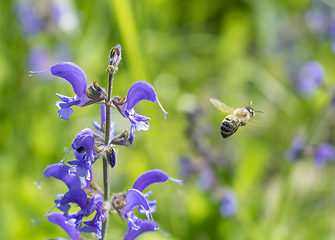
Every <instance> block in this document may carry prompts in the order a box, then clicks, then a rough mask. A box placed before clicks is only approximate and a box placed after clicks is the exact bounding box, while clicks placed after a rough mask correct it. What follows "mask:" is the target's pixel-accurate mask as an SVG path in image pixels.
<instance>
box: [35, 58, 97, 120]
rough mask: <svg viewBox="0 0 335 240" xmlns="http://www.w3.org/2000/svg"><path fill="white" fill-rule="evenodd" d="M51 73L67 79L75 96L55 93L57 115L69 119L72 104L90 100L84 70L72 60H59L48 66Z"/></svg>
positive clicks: (84, 102)
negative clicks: (56, 97) (58, 99)
mask: <svg viewBox="0 0 335 240" xmlns="http://www.w3.org/2000/svg"><path fill="white" fill-rule="evenodd" d="M44 71H46V70H42V71H31V74H30V76H31V75H34V74H36V73H41V72H44ZM50 71H51V74H52V75H54V76H57V77H61V78H64V79H65V80H66V81H68V82H69V83H70V84H71V85H72V88H73V91H74V93H75V94H76V96H74V97H68V96H64V95H61V94H59V93H56V95H57V96H58V97H59V98H60V99H61V101H57V102H56V106H57V107H58V108H59V110H58V116H59V117H60V118H62V119H64V120H69V119H70V115H71V114H72V113H73V110H72V108H71V107H72V106H80V107H81V106H83V105H84V104H86V103H88V102H89V101H91V99H89V98H88V96H87V93H86V89H87V78H86V74H85V72H84V71H83V70H82V69H81V68H80V67H79V66H78V65H76V64H74V63H72V62H61V63H58V64H56V65H54V66H52V67H51V68H50Z"/></svg>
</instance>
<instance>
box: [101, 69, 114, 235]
mask: <svg viewBox="0 0 335 240" xmlns="http://www.w3.org/2000/svg"><path fill="white" fill-rule="evenodd" d="M113 72H114V71H111V72H108V86H107V89H108V93H107V103H106V128H105V146H108V145H109V141H110V139H109V135H110V123H111V106H110V104H109V102H110V100H111V97H112V87H113ZM103 181H104V202H105V201H107V200H108V198H109V194H110V193H109V166H108V162H107V158H106V156H104V157H103ZM108 217H109V215H108V212H107V214H106V218H105V220H104V222H103V225H102V238H101V239H102V240H104V239H105V237H106V233H107V226H108Z"/></svg>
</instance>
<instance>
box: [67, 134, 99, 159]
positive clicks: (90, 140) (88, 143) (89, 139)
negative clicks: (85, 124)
mask: <svg viewBox="0 0 335 240" xmlns="http://www.w3.org/2000/svg"><path fill="white" fill-rule="evenodd" d="M71 147H72V148H73V149H74V150H76V151H77V152H79V153H81V151H82V150H83V149H84V150H85V151H86V156H85V159H86V160H91V161H93V160H94V133H93V131H92V129H90V128H84V129H83V130H81V131H80V132H79V133H78V134H77V136H76V137H75V138H74V140H73V142H72V145H71Z"/></svg>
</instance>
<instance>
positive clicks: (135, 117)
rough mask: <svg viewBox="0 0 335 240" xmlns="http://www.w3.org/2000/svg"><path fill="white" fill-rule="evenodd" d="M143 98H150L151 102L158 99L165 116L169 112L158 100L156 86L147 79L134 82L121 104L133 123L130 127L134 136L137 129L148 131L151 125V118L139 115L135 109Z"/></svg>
mask: <svg viewBox="0 0 335 240" xmlns="http://www.w3.org/2000/svg"><path fill="white" fill-rule="evenodd" d="M142 100H148V101H150V102H155V101H157V102H158V104H159V106H160V107H161V109H162V111H163V113H164V117H166V113H167V112H166V111H165V110H164V109H163V107H162V105H161V104H160V102H159V101H158V98H157V95H156V92H155V90H154V88H153V87H152V86H151V85H150V84H149V83H147V82H145V81H138V82H136V83H134V84H133V85H132V86H131V87H130V89H129V91H128V94H127V99H126V101H125V103H124V104H122V105H121V106H120V110H121V113H122V114H123V116H124V117H126V118H128V119H129V121H130V122H131V124H132V125H131V129H130V135H131V136H134V132H135V129H136V130H138V131H139V130H144V131H146V130H148V129H149V127H150V125H149V123H148V122H147V121H148V120H150V118H149V117H145V116H142V115H139V114H137V113H136V112H135V110H134V107H135V105H136V104H137V103H138V102H140V101H142Z"/></svg>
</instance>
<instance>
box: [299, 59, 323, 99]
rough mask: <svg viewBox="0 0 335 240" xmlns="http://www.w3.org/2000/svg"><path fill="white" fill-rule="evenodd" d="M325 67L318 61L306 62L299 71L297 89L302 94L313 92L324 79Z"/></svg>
mask: <svg viewBox="0 0 335 240" xmlns="http://www.w3.org/2000/svg"><path fill="white" fill-rule="evenodd" d="M324 75H325V73H324V69H323V67H322V65H321V64H320V63H318V62H317V61H310V62H308V63H306V64H305V65H304V66H303V67H302V68H301V69H300V70H299V72H298V75H297V78H296V81H297V83H296V84H297V89H298V91H299V92H300V93H301V94H304V95H305V94H311V93H313V92H314V91H315V90H316V89H317V88H318V87H319V86H320V84H321V82H322V81H323V79H324Z"/></svg>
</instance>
